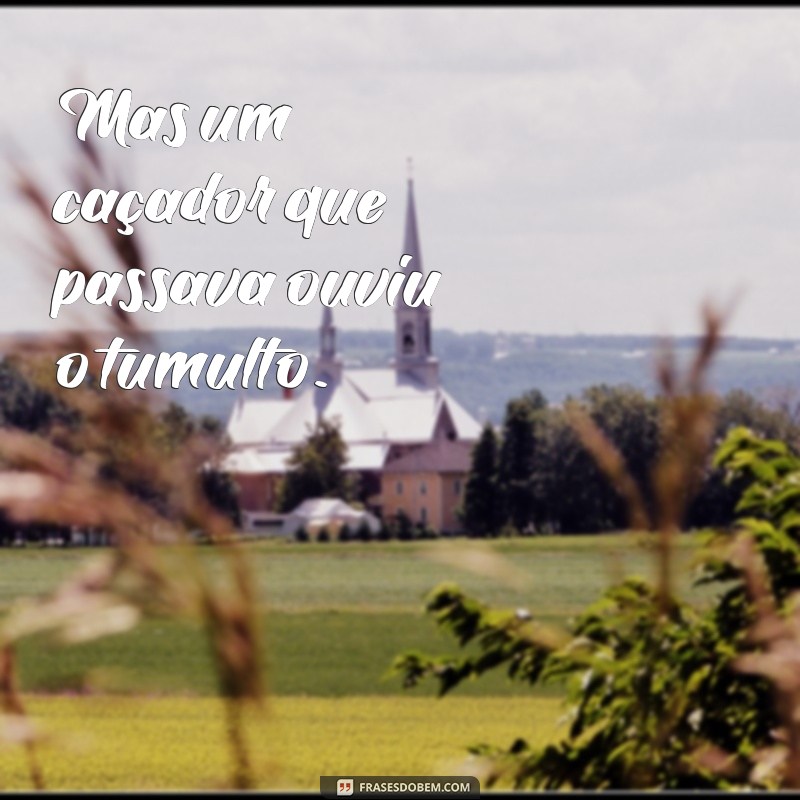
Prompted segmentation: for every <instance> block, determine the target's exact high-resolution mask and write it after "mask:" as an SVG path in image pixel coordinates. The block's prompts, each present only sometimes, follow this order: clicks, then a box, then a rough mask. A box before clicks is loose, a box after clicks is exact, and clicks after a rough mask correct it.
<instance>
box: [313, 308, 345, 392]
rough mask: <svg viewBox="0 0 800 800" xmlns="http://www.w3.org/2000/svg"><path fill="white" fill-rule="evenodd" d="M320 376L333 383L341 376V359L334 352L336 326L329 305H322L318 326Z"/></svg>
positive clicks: (318, 367)
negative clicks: (320, 322)
mask: <svg viewBox="0 0 800 800" xmlns="http://www.w3.org/2000/svg"><path fill="white" fill-rule="evenodd" d="M322 376H325V377H326V378H327V380H326V382H327V383H334V382H336V381H338V380H339V379H340V378H341V376H342V359H341V356H339V354H338V353H337V352H336V326H335V325H334V324H333V311H331V309H330V307H329V306H323V308H322V324H321V325H320V326H319V356H318V358H317V377H318V378H319V377H322Z"/></svg>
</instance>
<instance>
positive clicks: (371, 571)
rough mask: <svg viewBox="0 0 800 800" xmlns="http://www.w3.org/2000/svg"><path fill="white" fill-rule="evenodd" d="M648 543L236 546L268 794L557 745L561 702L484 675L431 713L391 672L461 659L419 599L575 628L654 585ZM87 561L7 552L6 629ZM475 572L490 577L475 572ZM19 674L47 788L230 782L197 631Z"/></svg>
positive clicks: (150, 635)
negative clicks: (455, 591) (260, 680)
mask: <svg viewBox="0 0 800 800" xmlns="http://www.w3.org/2000/svg"><path fill="white" fill-rule="evenodd" d="M648 541H649V540H648V539H646V538H643V537H641V536H635V535H632V534H617V535H603V536H559V537H543V538H535V539H525V540H504V541H497V542H492V543H489V544H483V543H476V542H471V541H468V540H452V541H448V540H440V541H433V542H420V543H395V542H393V543H346V544H340V543H328V544H294V543H286V542H263V543H254V544H246V545H244V546H245V547H246V548H247V550H248V553H247V554H248V560H249V562H250V564H251V566H252V568H253V570H254V573H255V575H256V577H257V585H258V598H259V607H260V609H261V611H262V615H261V616H262V621H261V628H262V637H263V643H264V651H265V654H266V656H267V661H266V663H265V665H264V668H265V674H266V679H267V684H268V686H269V690H270V701H269V707H268V713H267V715H266V717H264V718H259V719H253V720H252V721H251V722H250V728H249V732H250V738H251V741H252V746H253V751H254V755H255V761H256V763H257V771H258V774H259V777H260V779H261V780H262V782H263V786H264V787H265V788H268V787H277V786H284V787H287V786H291V787H296V788H307V789H313V788H316V787H318V776H319V775H320V774H332V773H335V772H341V771H345V772H346V771H349V772H355V773H356V774H415V773H419V774H426V773H428V774H436V772H437V771H438V772H439V774H443V773H442V770H445V772H446V771H447V770H446V768H445V766H444V765H447V764H449V765H451V767H452V765H453V764H454V763H456V761H458V760H459V759H460V760H461V761H463V759H464V757H465V756H466V752H465V751H466V747H467V746H469V745H470V744H475V743H478V742H482V741H485V742H491V743H497V744H509V743H510V742H511V741H513V739H514V738H516V737H517V736H520V735H524V736H526V737H527V738H529V739H530V740H532V741H536V740H542V739H543V738H544V739H546V738H547V737H549V736H552V735H553V732H554V730H555V727H554V726H555V722H556V719H557V718H558V716H559V714H560V713H561V709H560V705H559V698H558V693H557V690H555V689H554V690H552V691H551V692H550V693H545V694H542V693H541V692H540V693H538V694H534V693H532V692H531V691H530V690H529V689H526V688H525V687H523V686H519V685H516V684H511V683H509V682H508V681H506V680H505V678H504V676H502V675H489V676H486V677H485V678H484V679H482V680H480V681H475V682H472V683H470V684H468V685H467V686H465V687H463V688H460V689H459V690H457V692H456V693H454V694H453V695H452V696H450V697H447V698H445V699H443V700H439V699H437V698H435V697H434V695H435V687H434V686H433V685H432V684H431V685H429V686H422V687H419V688H416V689H414V690H411V691H407V690H403V689H402V687H401V685H400V681H399V679H398V678H397V677H388V676H387V675H386V673H387V669H388V667H389V665H390V663H391V661H392V659H393V657H394V656H395V655H397V654H398V653H399V652H401V651H403V650H407V649H420V650H425V651H429V652H434V653H440V652H445V651H447V650H452V649H453V645H452V643H451V642H450V641H449V640H448V639H445V638H444V637H443V636H442V635H441V634H440V633H439V632H438V631H437V630H436V629H435V627H434V625H433V623H432V621H431V620H429V619H427V618H426V617H425V616H424V614H423V613H422V606H423V601H424V596H425V594H426V593H427V592H428V591H429V590H430V589H431V588H433V587H434V586H436V585H437V584H439V583H441V582H443V581H454V582H456V583H458V584H459V585H460V586H461V587H462V588H464V589H466V590H468V591H470V592H471V593H472V594H474V595H475V596H477V597H480V598H481V599H483V600H485V601H487V602H489V603H491V604H494V605H501V606H511V607H514V608H516V607H525V608H528V609H529V610H530V611H531V612H533V613H534V614H535V615H536V616H538V617H540V618H544V619H547V620H549V621H553V622H566V621H567V620H568V619H569V617H570V616H571V615H573V614H575V613H577V612H578V611H579V610H580V609H581V608H582V607H584V606H585V605H586V604H587V603H589V602H591V601H592V600H594V599H596V598H597V597H598V596H599V595H600V593H601V592H602V591H603V589H604V588H605V587H606V586H608V584H609V583H610V582H611V581H613V580H616V579H618V578H620V577H621V576H622V575H628V574H636V575H640V576H643V577H649V576H650V573H651V567H652V561H653V555H652V553H651V552H650V550H649V547H648V546H647V543H648ZM695 544H696V540H695V538H694V537H691V536H686V537H684V538H683V539H681V543H680V546H679V549H678V559H679V562H680V566H679V569H678V570H677V571H676V572H677V573H678V574H679V575H680V579H681V581H682V590H683V591H684V592H690V591H691V592H694V591H695V590H691V589H690V588H689V585H690V581H691V575H692V560H693V556H694V552H695ZM91 556H92V553H91V552H90V551H86V550H78V549H73V550H70V549H66V550H65V549H50V550H48V549H39V548H29V549H20V550H12V549H6V550H3V551H2V553H0V565H1V566H0V613H2V612H3V611H5V610H7V609H8V608H9V607H10V605H11V604H12V603H13V602H14V601H15V599H17V598H20V597H25V596H32V595H36V594H39V593H43V592H47V591H48V590H49V589H51V588H53V587H55V586H56V585H57V583H58V581H59V580H60V579H62V578H64V577H66V576H67V575H69V574H70V572H71V571H73V570H74V569H75V568H76V567H77V566H78V565H79V563H80V562H81V561H82V560H84V559H86V558H87V557H91ZM498 557H500V558H498ZM202 558H204V559H208V566H209V567H210V568H211V569H212V570H213V569H214V568H215V565H216V559H217V558H218V553H217V552H216V551H215V550H214V548H212V547H203V548H202ZM500 559H502V563H501V560H500ZM480 565H484V566H483V568H484V569H489V571H490V572H491V574H481V573H480V572H479V571H476V568H480ZM176 568H177V563H176ZM702 599H703V598H702V595H700V594H699V593H698V595H697V600H698V602H702ZM19 668H20V681H21V685H22V689H23V691H24V692H25V693H26V696H27V697H28V703H29V707H30V712H31V714H32V715H33V716H34V717H35V718H36V720H37V722H38V723H39V724H40V726H42V727H43V728H44V729H45V730H46V731H47V732H49V733H51V734H52V742H51V744H50V746H48V747H46V748H45V749H44V750H43V752H42V765H43V769H44V772H45V779H46V780H47V781H48V786H49V787H50V788H63V789H80V788H92V789H104V788H118V789H124V788H131V789H133V788H144V787H148V788H155V787H161V786H163V787H165V788H189V787H192V786H198V785H200V786H204V787H208V788H212V787H213V786H214V785H215V781H216V782H219V781H221V780H222V779H223V778H224V775H225V759H226V757H227V751H226V748H225V747H224V746H223V741H224V740H223V736H222V733H221V732H220V733H216V732H215V728H220V731H221V726H222V718H221V706H220V703H219V701H218V700H216V699H215V698H214V697H212V695H213V694H214V693H215V689H216V687H215V685H214V679H213V673H212V670H211V667H210V656H209V653H208V652H207V648H206V643H205V640H204V637H203V633H202V631H201V630H200V629H199V627H197V626H195V625H193V624H191V623H188V622H178V621H175V620H169V619H147V620H145V621H144V622H142V623H141V624H140V625H139V626H138V627H137V628H135V629H134V630H133V631H131V632H128V633H125V634H121V635H116V636H109V637H106V638H103V639H99V640H96V641H94V642H90V643H87V644H82V645H73V646H69V647H67V646H61V645H59V644H57V643H56V642H54V641H51V640H50V639H48V638H46V637H36V638H34V639H30V640H27V641H25V642H24V643H23V644H22V645H21V646H20V648H19ZM134 732H135V735H133V734H134ZM18 750H19V749H18V748H13V749H5V752H3V751H2V750H0V753H2V755H0V788H25V787H26V786H27V779H26V773H25V770H24V762H23V759H22V755H21V753H20V752H19V751H18ZM168 756H169V757H168ZM454 759H455V760H456V761H454ZM459 763H460V762H459ZM145 765H146V766H145ZM198 765H199V766H198Z"/></svg>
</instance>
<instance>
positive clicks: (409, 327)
mask: <svg viewBox="0 0 800 800" xmlns="http://www.w3.org/2000/svg"><path fill="white" fill-rule="evenodd" d="M409 170H410V159H409ZM403 255H409V256H411V261H410V262H409V264H408V266H407V267H406V271H407V272H408V274H409V277H410V276H411V274H412V273H414V272H418V273H421V274H423V275H424V269H423V265H422V251H421V249H420V246H419V231H418V229H417V211H416V207H415V205H414V179H413V177H412V176H411V175H410V174H409V176H408V199H407V201H406V228H405V237H404V239H403ZM407 280H408V278H406V281H407ZM403 288H405V281H404V283H403ZM394 316H395V357H394V359H393V361H392V363H393V365H394V367H395V369H396V370H397V372H398V374H406V375H411V376H413V377H414V378H416V380H417V381H419V382H420V383H422V384H423V385H424V386H426V387H428V388H436V387H437V386H438V385H439V360H438V359H437V358H436V357H435V356H434V355H433V345H432V341H431V308H430V307H429V306H427V305H425V304H424V303H420V305H418V306H417V307H416V308H413V307H412V306H410V305H408V304H407V303H406V302H405V300H404V299H403V292H402V290H401V292H400V294H399V295H398V297H397V299H396V300H395V312H394Z"/></svg>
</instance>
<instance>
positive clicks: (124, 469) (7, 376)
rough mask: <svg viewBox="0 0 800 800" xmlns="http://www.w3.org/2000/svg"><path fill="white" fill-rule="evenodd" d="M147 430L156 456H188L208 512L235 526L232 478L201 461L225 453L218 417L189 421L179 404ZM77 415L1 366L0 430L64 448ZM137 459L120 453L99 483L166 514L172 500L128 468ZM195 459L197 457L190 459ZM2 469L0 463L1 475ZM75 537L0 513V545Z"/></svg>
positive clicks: (154, 417)
mask: <svg viewBox="0 0 800 800" xmlns="http://www.w3.org/2000/svg"><path fill="white" fill-rule="evenodd" d="M147 413H148V414H149V418H148V420H147V424H146V426H144V427H146V429H147V432H148V435H149V436H152V437H153V441H154V442H155V443H156V445H157V447H158V449H159V451H160V452H163V453H164V455H165V456H171V455H174V454H176V453H179V452H183V453H184V454H185V455H186V460H187V467H188V468H191V469H197V470H200V472H201V481H200V483H201V489H202V492H203V494H204V495H205V499H206V500H207V501H208V502H209V503H210V504H211V506H212V507H214V508H216V509H217V510H218V511H220V512H222V513H224V514H226V515H227V516H229V517H230V518H231V519H232V521H233V522H234V524H238V523H239V518H240V511H239V504H238V497H237V491H236V487H235V485H234V483H233V481H232V480H231V478H230V476H228V475H227V474H226V473H224V472H222V471H221V470H219V469H217V468H216V467H214V466H213V465H211V464H209V463H206V462H205V461H204V456H205V455H206V454H208V453H220V452H222V451H223V449H224V447H225V444H226V442H225V432H224V429H223V426H222V424H221V423H220V421H219V420H218V419H216V417H212V416H208V415H202V416H193V415H192V414H190V413H189V412H188V411H186V409H184V408H183V407H182V406H180V405H178V404H177V403H169V404H168V405H166V406H165V407H164V408H163V409H161V410H159V411H155V410H154V411H148V412H147ZM82 421H83V420H82V415H81V412H80V411H79V410H78V409H76V408H75V407H72V406H69V405H67V404H66V403H64V402H63V400H62V399H61V398H60V397H59V396H57V395H56V394H54V393H53V392H50V391H47V390H46V389H44V388H42V387H40V386H38V385H37V384H36V382H35V381H32V380H30V379H29V378H28V377H27V376H26V375H25V374H24V373H23V371H22V370H21V369H20V368H19V367H18V366H17V365H16V364H15V363H14V362H13V361H11V360H10V359H3V360H0V428H13V429H18V430H21V431H25V432H26V433H33V434H38V435H40V436H41V437H43V438H49V439H53V440H58V441H61V442H62V443H65V442H66V440H67V439H68V436H69V433H70V432H72V431H75V430H76V429H78V428H79V427H80V426H81V424H82ZM197 439H203V440H204V441H205V442H206V443H207V445H208V446H207V447H205V448H203V451H202V453H199V452H198V453H196V454H195V453H194V452H193V451H192V448H191V447H189V443H190V440H193V441H194V440H197ZM136 456H137V454H136V453H125V452H119V453H117V454H116V457H115V458H114V459H112V460H109V461H108V462H107V463H104V464H100V465H98V478H99V479H100V480H101V481H103V482H105V483H106V484H107V485H109V486H114V485H116V486H124V487H125V489H126V490H127V491H129V492H131V493H132V494H133V495H134V496H135V497H137V498H139V499H140V500H142V501H144V502H145V503H147V504H149V505H151V506H152V507H154V508H156V509H157V510H159V511H160V512H161V513H165V514H169V505H170V497H169V495H168V493H167V492H166V491H165V489H164V487H163V486H160V485H158V483H157V481H156V480H155V479H152V480H151V479H148V477H146V476H143V475H142V474H141V473H140V472H137V471H136V469H135V468H130V465H133V464H135V463H136ZM193 456H196V457H193ZM2 468H3V465H2V463H1V462H0V469H2ZM73 533H74V532H73V531H72V530H71V529H70V528H68V527H66V526H61V525H55V524H51V523H42V524H36V523H34V524H24V525H23V524H19V523H17V522H16V521H14V520H12V519H10V518H9V517H8V516H7V515H6V514H5V513H4V512H2V511H0V545H8V544H11V543H12V542H14V541H46V540H48V539H54V540H58V541H61V542H62V543H69V542H71V541H72V540H73Z"/></svg>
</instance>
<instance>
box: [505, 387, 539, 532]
mask: <svg viewBox="0 0 800 800" xmlns="http://www.w3.org/2000/svg"><path fill="white" fill-rule="evenodd" d="M534 417H535V412H534V410H533V408H532V406H531V404H530V402H529V401H528V399H526V398H524V397H523V398H518V399H515V400H510V401H509V403H508V404H507V406H506V413H505V418H504V420H503V432H502V436H501V444H500V455H499V459H498V485H499V487H500V498H501V502H502V509H503V516H504V519H505V520H506V521H508V522H510V523H511V524H512V525H513V526H514V527H515V528H516V529H517V530H519V531H522V530H524V529H525V528H526V527H527V526H528V524H529V523H531V522H532V520H533V516H534V511H535V495H534V490H533V482H532V476H533V470H534V456H535V454H536V437H535V428H534V421H535V420H534Z"/></svg>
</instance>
